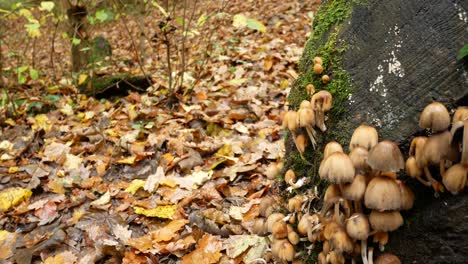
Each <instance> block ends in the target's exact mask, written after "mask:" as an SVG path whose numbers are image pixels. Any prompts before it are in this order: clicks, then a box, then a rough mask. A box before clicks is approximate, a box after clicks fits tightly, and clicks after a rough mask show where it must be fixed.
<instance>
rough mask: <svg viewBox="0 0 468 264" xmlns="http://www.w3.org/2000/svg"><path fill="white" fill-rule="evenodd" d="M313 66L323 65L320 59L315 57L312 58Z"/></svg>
mask: <svg viewBox="0 0 468 264" xmlns="http://www.w3.org/2000/svg"><path fill="white" fill-rule="evenodd" d="M314 64H320V65H322V64H323V61H322V58H320V57H319V56H315V57H314Z"/></svg>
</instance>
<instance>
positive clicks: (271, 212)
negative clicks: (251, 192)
mask: <svg viewBox="0 0 468 264" xmlns="http://www.w3.org/2000/svg"><path fill="white" fill-rule="evenodd" d="M287 178H288V181H289V182H291V183H293V182H294V180H295V176H294V172H293V171H292V170H290V171H288V176H287ZM311 197H316V196H315V195H296V196H294V197H292V198H291V199H289V201H288V204H287V210H288V211H289V212H290V214H288V215H285V214H283V213H279V212H278V210H279V206H278V204H277V203H276V201H275V200H274V199H273V198H271V197H269V196H265V197H263V198H262V199H261V201H260V204H259V207H258V209H259V213H260V216H261V217H260V218H256V219H255V220H253V221H252V223H251V232H252V233H254V234H256V235H260V236H269V239H270V241H271V255H272V257H273V259H274V260H275V261H277V262H280V263H283V262H291V261H292V262H293V263H302V262H301V260H300V257H299V254H298V253H296V249H295V246H296V245H297V244H298V243H299V242H300V241H301V240H302V241H303V240H304V239H301V237H300V235H299V234H302V235H304V234H307V230H306V229H307V228H308V226H301V225H302V224H301V223H299V224H298V225H297V231H296V229H295V228H294V227H293V225H296V224H297V219H305V218H306V217H307V216H306V215H304V214H303V213H302V212H303V211H304V207H305V206H307V202H308V201H309V200H311ZM317 221H318V219H317Z"/></svg>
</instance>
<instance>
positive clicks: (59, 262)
mask: <svg viewBox="0 0 468 264" xmlns="http://www.w3.org/2000/svg"><path fill="white" fill-rule="evenodd" d="M65 263H66V262H65V257H64V256H62V255H57V256H53V257H48V258H47V259H46V260H45V261H44V262H43V263H42V264H65Z"/></svg>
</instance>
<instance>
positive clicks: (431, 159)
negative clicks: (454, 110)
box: [418, 131, 452, 168]
mask: <svg viewBox="0 0 468 264" xmlns="http://www.w3.org/2000/svg"><path fill="white" fill-rule="evenodd" d="M451 138H452V136H451V134H450V132H448V131H444V132H442V133H437V134H433V135H432V136H430V137H429V138H428V139H427V141H426V144H424V148H423V153H422V158H421V160H420V161H418V166H419V167H420V168H424V167H426V166H428V165H431V164H439V162H440V161H441V160H442V159H445V157H447V155H448V153H449V150H450V140H451Z"/></svg>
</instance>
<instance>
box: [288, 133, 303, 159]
mask: <svg viewBox="0 0 468 264" xmlns="http://www.w3.org/2000/svg"><path fill="white" fill-rule="evenodd" d="M291 134H292V138H293V141H294V145H296V148H297V151H298V152H299V155H301V158H302V159H303V160H305V158H304V155H302V151H301V149H300V148H299V145H298V144H297V141H296V133H294V132H292V131H291Z"/></svg>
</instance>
